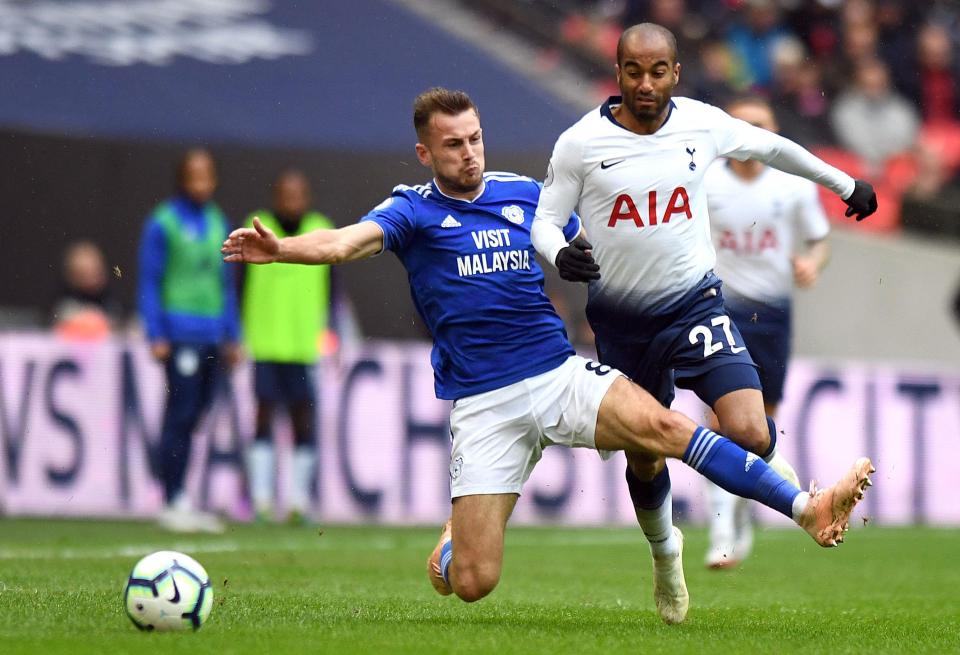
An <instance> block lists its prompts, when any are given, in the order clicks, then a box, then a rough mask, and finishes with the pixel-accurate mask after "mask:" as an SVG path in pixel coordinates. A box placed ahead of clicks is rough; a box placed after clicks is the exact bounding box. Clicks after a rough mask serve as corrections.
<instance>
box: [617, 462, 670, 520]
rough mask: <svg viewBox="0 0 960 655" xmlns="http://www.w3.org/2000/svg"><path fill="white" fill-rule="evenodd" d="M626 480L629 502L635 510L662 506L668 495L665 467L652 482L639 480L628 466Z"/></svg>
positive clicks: (667, 473)
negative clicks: (630, 501)
mask: <svg viewBox="0 0 960 655" xmlns="http://www.w3.org/2000/svg"><path fill="white" fill-rule="evenodd" d="M626 478H627V489H629V490H630V500H632V501H633V506H634V507H635V508H637V509H656V508H658V507H660V506H661V505H663V501H664V500H666V499H667V494H669V493H670V471H669V470H667V467H666V466H664V467H663V470H662V471H660V472H659V473H657V474H656V475H655V476H654V478H653V479H652V480H641V479H640V478H638V477H637V476H636V475H634V473H633V471H632V470H631V469H630V467H629V466H628V467H627V474H626Z"/></svg>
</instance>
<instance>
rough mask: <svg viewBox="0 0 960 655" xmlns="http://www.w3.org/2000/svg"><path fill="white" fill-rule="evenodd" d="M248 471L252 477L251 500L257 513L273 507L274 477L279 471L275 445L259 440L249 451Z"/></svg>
mask: <svg viewBox="0 0 960 655" xmlns="http://www.w3.org/2000/svg"><path fill="white" fill-rule="evenodd" d="M247 469H248V473H249V475H250V499H251V500H252V501H253V506H254V508H255V509H256V510H257V511H263V510H265V509H268V508H270V507H272V506H273V486H274V476H275V475H276V470H277V456H276V454H275V453H274V450H273V444H272V443H270V442H269V441H265V440H262V439H257V440H255V441H254V442H253V444H251V446H250V450H249V451H247Z"/></svg>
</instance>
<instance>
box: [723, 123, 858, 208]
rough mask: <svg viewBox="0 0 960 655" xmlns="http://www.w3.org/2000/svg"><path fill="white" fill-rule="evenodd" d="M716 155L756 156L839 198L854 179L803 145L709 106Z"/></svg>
mask: <svg viewBox="0 0 960 655" xmlns="http://www.w3.org/2000/svg"><path fill="white" fill-rule="evenodd" d="M711 109H712V110H713V114H714V128H715V129H714V130H712V133H713V134H714V135H715V139H716V142H717V155H718V156H720V157H731V158H733V159H738V160H740V161H744V160H746V159H756V160H758V161H762V162H763V163H765V164H769V165H770V166H772V167H773V168H776V169H778V170H781V171H783V172H784V173H790V174H791V175H799V176H800V177H805V178H806V179H808V180H810V181H811V182H816V183H817V184H820V185H823V186H825V187H826V188H828V189H830V190H831V191H833V192H834V193H835V194H837V195H838V196H840V197H841V198H849V197H850V194H851V193H853V187H854V179H853V178H852V177H850V176H849V175H847V174H846V173H844V172H843V171H841V170H840V169H838V168H835V167H833V166H831V165H830V164H828V163H826V162H825V161H823V160H822V159H820V158H819V157H817V156H816V155H814V154H813V153H812V152H810V151H809V150H807V149H806V148H804V147H803V146H801V145H799V144H797V143H794V142H793V141H791V140H790V139H786V138H784V137H782V136H780V135H779V134H774V133H773V132H769V131H767V130H764V129H762V128H759V127H754V126H753V125H750V124H749V123H747V122H746V121H742V120H740V119H737V118H734V117H733V116H731V115H730V114H728V113H726V112H725V111H723V110H721V109H718V108H716V107H711Z"/></svg>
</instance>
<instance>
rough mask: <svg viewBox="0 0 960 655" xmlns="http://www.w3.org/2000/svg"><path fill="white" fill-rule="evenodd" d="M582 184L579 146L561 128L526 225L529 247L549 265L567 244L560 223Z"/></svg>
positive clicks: (566, 217)
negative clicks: (530, 218) (528, 222)
mask: <svg viewBox="0 0 960 655" xmlns="http://www.w3.org/2000/svg"><path fill="white" fill-rule="evenodd" d="M582 188H583V150H582V146H581V144H579V143H578V142H577V141H576V140H575V139H573V138H571V137H570V134H569V132H565V133H563V134H561V135H560V138H559V139H558V140H557V144H556V145H555V146H554V148H553V156H551V157H550V164H549V166H548V167H547V176H546V178H544V180H543V190H542V191H540V202H539V204H538V205H537V213H536V216H535V217H534V219H533V225H532V226H531V228H530V240H531V241H532V242H533V247H534V248H536V249H537V252H538V253H540V256H541V257H543V258H544V259H546V260H547V261H548V262H550V264H551V265H556V260H557V253H558V252H560V251H561V250H562V249H563V248H566V247H567V245H568V244H567V239H566V237H564V236H563V227H564V226H565V225H566V224H567V223H568V222H569V221H570V214H572V213H573V211H574V209H575V208H576V206H577V203H578V202H579V200H580V191H581V189H582Z"/></svg>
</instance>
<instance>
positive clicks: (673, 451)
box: [646, 405, 692, 457]
mask: <svg viewBox="0 0 960 655" xmlns="http://www.w3.org/2000/svg"><path fill="white" fill-rule="evenodd" d="M648 422H649V431H648V436H647V441H648V443H647V444H646V445H647V450H648V451H649V452H650V453H653V454H656V455H663V456H665V457H677V456H679V455H682V454H683V447H684V446H685V445H686V441H688V440H689V438H690V433H691V431H692V430H691V421H690V419H688V418H687V417H685V416H684V415H683V414H680V413H679V412H674V411H672V410H669V409H665V408H663V407H660V406H659V405H658V406H657V408H656V409H655V410H654V411H652V412H651V413H650V415H649V418H648Z"/></svg>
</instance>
